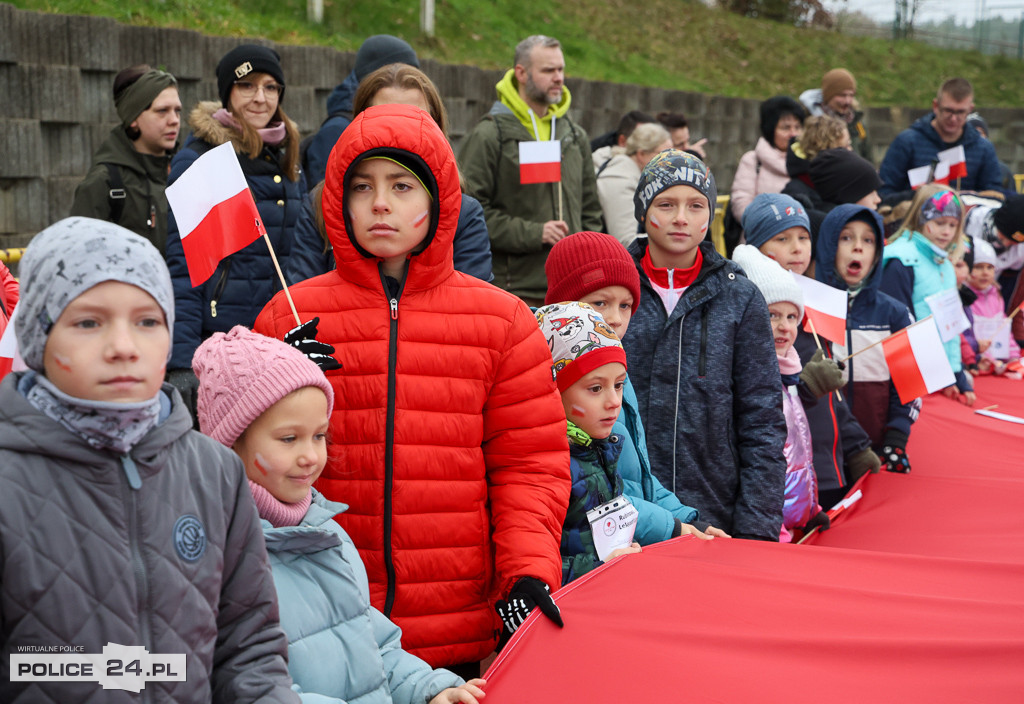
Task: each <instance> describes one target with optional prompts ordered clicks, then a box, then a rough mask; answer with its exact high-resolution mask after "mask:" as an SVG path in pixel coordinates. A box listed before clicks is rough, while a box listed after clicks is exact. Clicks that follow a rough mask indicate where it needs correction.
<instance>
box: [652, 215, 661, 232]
mask: <svg viewBox="0 0 1024 704" xmlns="http://www.w3.org/2000/svg"><path fill="white" fill-rule="evenodd" d="M650 219H651V227H653V228H654V229H655V230H660V229H661V223H660V222H658V218H656V217H654V216H653V215H652V216H651V218H650Z"/></svg>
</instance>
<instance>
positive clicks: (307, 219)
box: [284, 193, 494, 286]
mask: <svg viewBox="0 0 1024 704" xmlns="http://www.w3.org/2000/svg"><path fill="white" fill-rule="evenodd" d="M454 247H455V251H454V253H453V256H452V260H453V263H454V264H455V270H456V271H461V272H462V273H463V274H469V275H470V276H475V277H476V278H478V279H480V280H481V281H486V282H488V283H490V282H491V280H492V279H494V274H492V273H491V238H490V237H488V236H487V222H486V221H485V220H484V209H483V207H482V206H481V205H480V202H479V201H478V200H477V199H476V198H474V197H473V196H467V195H466V194H465V193H463V194H462V208H461V210H459V222H458V224H456V226H455V242H454ZM333 269H334V251H333V250H332V249H330V248H329V247H326V246H325V243H324V239H323V237H321V236H320V233H319V232H318V231H317V229H316V221H315V220H314V219H313V209H312V205H311V204H310V203H309V202H308V199H307V202H306V205H305V207H304V208H303V209H302V214H301V215H300V216H299V222H298V224H297V226H296V228H295V242H294V243H293V246H292V256H291V259H290V261H289V263H288V267H287V268H286V269H285V272H284V273H285V278H286V279H288V285H289V286H290V285H291V284H297V283H298V282H300V281H305V280H306V279H312V278H313V277H314V276H320V275H321V274H326V273H327V272H328V271H333Z"/></svg>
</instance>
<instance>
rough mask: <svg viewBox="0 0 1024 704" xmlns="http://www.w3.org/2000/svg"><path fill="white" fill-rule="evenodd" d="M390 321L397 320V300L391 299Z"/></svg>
mask: <svg viewBox="0 0 1024 704" xmlns="http://www.w3.org/2000/svg"><path fill="white" fill-rule="evenodd" d="M391 319H392V320H398V299H397V298H392V299H391Z"/></svg>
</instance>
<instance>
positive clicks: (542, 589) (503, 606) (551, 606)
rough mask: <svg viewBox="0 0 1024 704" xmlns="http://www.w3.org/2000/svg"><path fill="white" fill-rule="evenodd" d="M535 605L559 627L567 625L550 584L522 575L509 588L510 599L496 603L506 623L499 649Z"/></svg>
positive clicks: (499, 613) (499, 614)
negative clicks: (552, 595)
mask: <svg viewBox="0 0 1024 704" xmlns="http://www.w3.org/2000/svg"><path fill="white" fill-rule="evenodd" d="M534 607H537V608H539V609H540V611H541V613H542V614H544V615H545V616H547V617H548V618H549V619H551V620H552V621H554V622H555V624H557V625H558V627H559V628H563V627H564V626H565V624H563V623H562V613H561V612H560V611H559V610H558V605H557V604H555V600H554V599H552V598H551V590H550V589H548V585H546V584H544V582H542V581H540V580H539V579H535V578H533V577H520V578H519V579H518V580H517V581H516V583H515V584H513V585H512V589H510V590H509V592H508V599H507V600H502V599H499V600H498V602H497V603H496V604H495V605H494V608H495V609H496V610H497V612H498V616H500V617H501V622H502V623H503V624H504V625H505V629H504V632H503V633H502V635H501V638H500V639H499V641H498V643H499V646H498V649H499V650H500V649H501V648H502V647H503V646H504V645H505V643H507V642H508V639H509V638H511V637H512V634H513V633H515V632H516V630H517V629H518V628H519V627H520V626H522V625H523V621H525V620H526V617H527V616H529V615H530V612H531V611H533V608H534Z"/></svg>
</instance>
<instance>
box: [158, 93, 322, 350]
mask: <svg viewBox="0 0 1024 704" xmlns="http://www.w3.org/2000/svg"><path fill="white" fill-rule="evenodd" d="M219 107H220V103H211V102H205V103H200V104H199V106H198V107H197V108H196V109H195V110H194V111H193V113H192V117H191V118H190V122H191V123H192V129H193V134H190V135H189V136H188V139H187V140H186V142H185V146H184V147H183V148H182V149H181V150H180V151H179V152H178V153H177V154H175V155H174V158H173V159H172V160H171V174H170V177H169V178H168V180H167V183H168V185H170V184H172V183H174V182H175V181H177V180H178V178H179V177H180V176H181V175H182V174H183V173H184V172H185V169H187V168H188V167H189V166H191V165H192V163H193V162H194V161H195V160H196V159H198V158H199V156H200V155H201V154H202V153H205V152H206V151H207V150H209V149H210V148H212V147H215V146H219V145H220V144H223V143H224V142H226V141H228V140H229V139H230V135H231V133H232V132H233V130H229V129H228V128H226V127H224V126H222V125H221V124H220V123H219V122H217V121H216V120H214V119H213V117H212V115H213V111H214V110H215V109H217V108H219ZM237 156H238V163H239V164H240V165H241V167H242V173H243V174H245V180H246V183H248V185H249V190H250V191H252V196H253V199H254V200H255V201H256V208H257V210H259V213H260V218H261V219H262V220H263V225H264V226H265V227H266V228H267V235H269V237H270V242H271V244H273V246H274V253H275V254H276V255H277V259H278V261H279V262H280V264H281V267H282V268H283V269H286V268H287V266H288V261H289V259H290V257H291V250H292V242H293V240H294V238H295V224H296V222H298V219H299V213H300V212H301V210H302V207H303V203H305V202H306V182H305V179H304V178H302V175H301V174H300V175H299V180H298V181H291V180H289V179H288V178H287V177H286V176H285V175H284V171H283V170H282V169H281V166H280V165H279V163H278V161H277V159H278V150H276V149H272V148H269V147H264V149H263V153H262V154H261V155H260V158H258V159H250V158H249V157H248V156H246V155H245V154H238V155H237ZM167 235H168V236H167V253H166V259H167V268H168V269H169V270H170V272H171V283H172V284H173V286H174V308H175V321H174V349H173V351H172V354H171V361H170V362H169V363H168V365H167V368H168V369H190V368H191V367H192V355H193V354H194V353H195V351H196V348H197V347H198V346H199V344H200V343H201V342H202V341H203V340H205V339H206V338H207V337H209V336H210V335H212V334H213V333H215V332H227V331H228V330H230V329H231V328H232V327H234V326H235V325H245V326H246V327H252V324H253V323H254V322H256V316H257V315H259V312H260V311H261V310H263V306H265V305H266V304H267V302H268V301H270V299H271V298H272V297H273V296H274V294H275V293H276V292H277V291H279V290H281V281H280V279H279V278H278V276H277V272H276V270H275V269H274V264H273V261H272V260H271V258H270V253H269V252H268V251H267V243H266V242H265V241H264V239H263V238H262V237H260V238H259V239H257V240H256V241H255V242H253V243H252V244H250V245H248V246H247V247H245V248H244V249H241V250H239V251H238V252H236V253H234V254H232V255H231V256H230V257H228V258H227V259H224V260H223V261H222V262H221V263H220V265H219V266H218V267H217V270H216V271H215V272H214V273H213V276H211V277H210V278H209V279H207V280H206V282H205V283H203V284H200V285H199V286H197V287H196V288H192V282H191V280H190V279H189V275H188V266H187V264H186V262H185V252H184V250H183V249H182V246H181V238H180V236H179V234H178V224H177V222H175V220H174V213H173V212H172V213H170V215H169V217H168V219H167ZM291 283H294V282H291V281H289V284H291Z"/></svg>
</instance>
